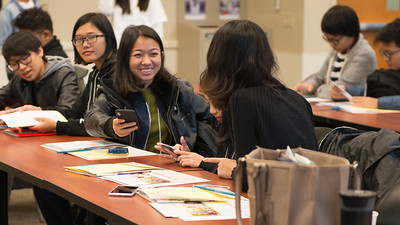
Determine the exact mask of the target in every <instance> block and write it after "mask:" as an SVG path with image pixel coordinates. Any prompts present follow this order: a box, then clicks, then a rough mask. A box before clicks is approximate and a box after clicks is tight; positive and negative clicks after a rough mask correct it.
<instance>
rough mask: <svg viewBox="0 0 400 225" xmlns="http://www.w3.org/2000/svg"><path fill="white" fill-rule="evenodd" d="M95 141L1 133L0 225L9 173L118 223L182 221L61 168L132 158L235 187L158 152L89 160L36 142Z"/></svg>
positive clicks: (137, 198)
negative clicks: (112, 194)
mask: <svg viewBox="0 0 400 225" xmlns="http://www.w3.org/2000/svg"><path fill="white" fill-rule="evenodd" d="M94 139H96V138H92V137H69V136H56V135H55V136H42V137H25V138H17V137H11V136H8V135H6V134H1V133H0V143H1V149H0V170H1V171H0V179H1V180H0V182H1V183H0V184H1V185H0V186H1V187H0V190H1V193H0V204H1V207H0V210H1V212H0V218H1V219H0V224H8V215H7V214H8V210H7V206H8V203H7V177H6V174H7V173H10V174H13V175H15V176H16V177H19V178H21V179H23V180H25V181H27V182H29V183H32V184H34V185H36V186H38V187H41V188H44V189H47V190H49V191H51V192H53V193H56V194H58V195H60V196H62V197H64V198H65V199H68V200H69V201H72V202H75V203H76V204H78V205H80V206H82V207H84V208H86V209H87V210H89V211H91V212H92V213H95V214H97V215H100V216H102V217H103V218H105V219H107V220H110V221H114V222H116V223H117V224H121V225H123V224H174V225H179V224H186V223H185V222H184V221H183V220H180V219H178V218H165V217H163V216H162V215H161V214H160V213H158V212H157V211H156V210H155V209H153V208H152V207H151V206H150V205H149V204H148V201H147V200H145V199H144V198H142V197H141V196H139V195H135V196H133V197H130V198H126V197H109V196H108V192H109V191H110V190H111V189H112V188H113V187H115V186H116V184H115V183H113V182H110V181H106V180H103V179H99V178H96V177H90V176H85V175H80V174H75V173H72V172H67V171H65V170H64V166H76V165H82V164H95V163H114V162H131V161H134V162H138V163H144V164H149V165H153V166H158V167H162V168H166V169H171V170H175V171H179V172H184V173H188V174H190V175H195V176H198V177H202V178H205V179H209V180H211V183H212V184H217V185H223V186H230V187H231V190H234V183H233V181H232V180H227V179H221V178H218V177H217V175H215V174H213V173H209V172H206V171H203V170H200V169H198V168H183V167H181V166H180V165H179V164H178V163H176V162H172V161H171V160H168V159H165V158H162V157H158V156H141V157H131V158H124V159H112V160H90V161H89V160H85V159H81V158H78V157H75V156H72V155H69V154H57V153H56V152H55V151H54V150H51V149H47V148H44V147H41V146H40V145H41V144H45V143H51V142H64V141H79V140H94ZM244 222H245V224H248V223H249V219H245V220H244ZM209 223H210V221H198V222H190V224H193V225H197V224H209ZM212 224H216V225H218V224H224V225H225V224H236V220H217V221H212Z"/></svg>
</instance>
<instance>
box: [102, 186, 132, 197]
mask: <svg viewBox="0 0 400 225" xmlns="http://www.w3.org/2000/svg"><path fill="white" fill-rule="evenodd" d="M137 189H138V187H136V186H124V185H118V186H116V187H115V188H114V189H112V190H111V191H110V192H109V193H108V195H109V196H122V197H130V196H133V195H134V194H135V193H136V191H137Z"/></svg>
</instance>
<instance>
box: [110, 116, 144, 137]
mask: <svg viewBox="0 0 400 225" xmlns="http://www.w3.org/2000/svg"><path fill="white" fill-rule="evenodd" d="M137 129H138V126H137V125H136V122H130V123H125V120H124V119H118V118H116V119H114V120H113V130H114V132H115V134H116V135H117V136H118V137H125V136H128V135H129V134H130V133H132V132H133V131H135V130H137Z"/></svg>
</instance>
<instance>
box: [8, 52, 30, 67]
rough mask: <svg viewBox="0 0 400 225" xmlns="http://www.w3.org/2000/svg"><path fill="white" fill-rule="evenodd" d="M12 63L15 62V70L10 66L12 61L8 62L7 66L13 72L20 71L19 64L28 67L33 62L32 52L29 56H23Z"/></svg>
mask: <svg viewBox="0 0 400 225" xmlns="http://www.w3.org/2000/svg"><path fill="white" fill-rule="evenodd" d="M26 60H28V61H26ZM12 61H14V62H15V64H16V65H15V66H16V68H15V69H14V68H13V66H12V65H11V64H10V61H8V62H7V64H8V65H7V67H8V68H9V69H10V70H12V71H17V70H19V64H23V65H25V66H26V65H28V64H29V63H31V62H32V52H29V53H28V54H26V55H24V56H22V57H21V58H19V59H18V60H12Z"/></svg>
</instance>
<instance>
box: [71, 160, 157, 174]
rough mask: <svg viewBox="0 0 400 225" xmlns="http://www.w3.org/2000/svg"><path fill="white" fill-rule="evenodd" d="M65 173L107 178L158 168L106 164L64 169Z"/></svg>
mask: <svg viewBox="0 0 400 225" xmlns="http://www.w3.org/2000/svg"><path fill="white" fill-rule="evenodd" d="M65 169H66V170H67V171H71V172H75V173H80V174H84V175H89V176H107V175H113V174H122V173H134V172H138V171H143V170H151V169H153V170H154V169H159V167H155V166H149V165H145V164H141V163H135V162H130V163H106V164H90V165H80V166H68V167H65Z"/></svg>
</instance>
